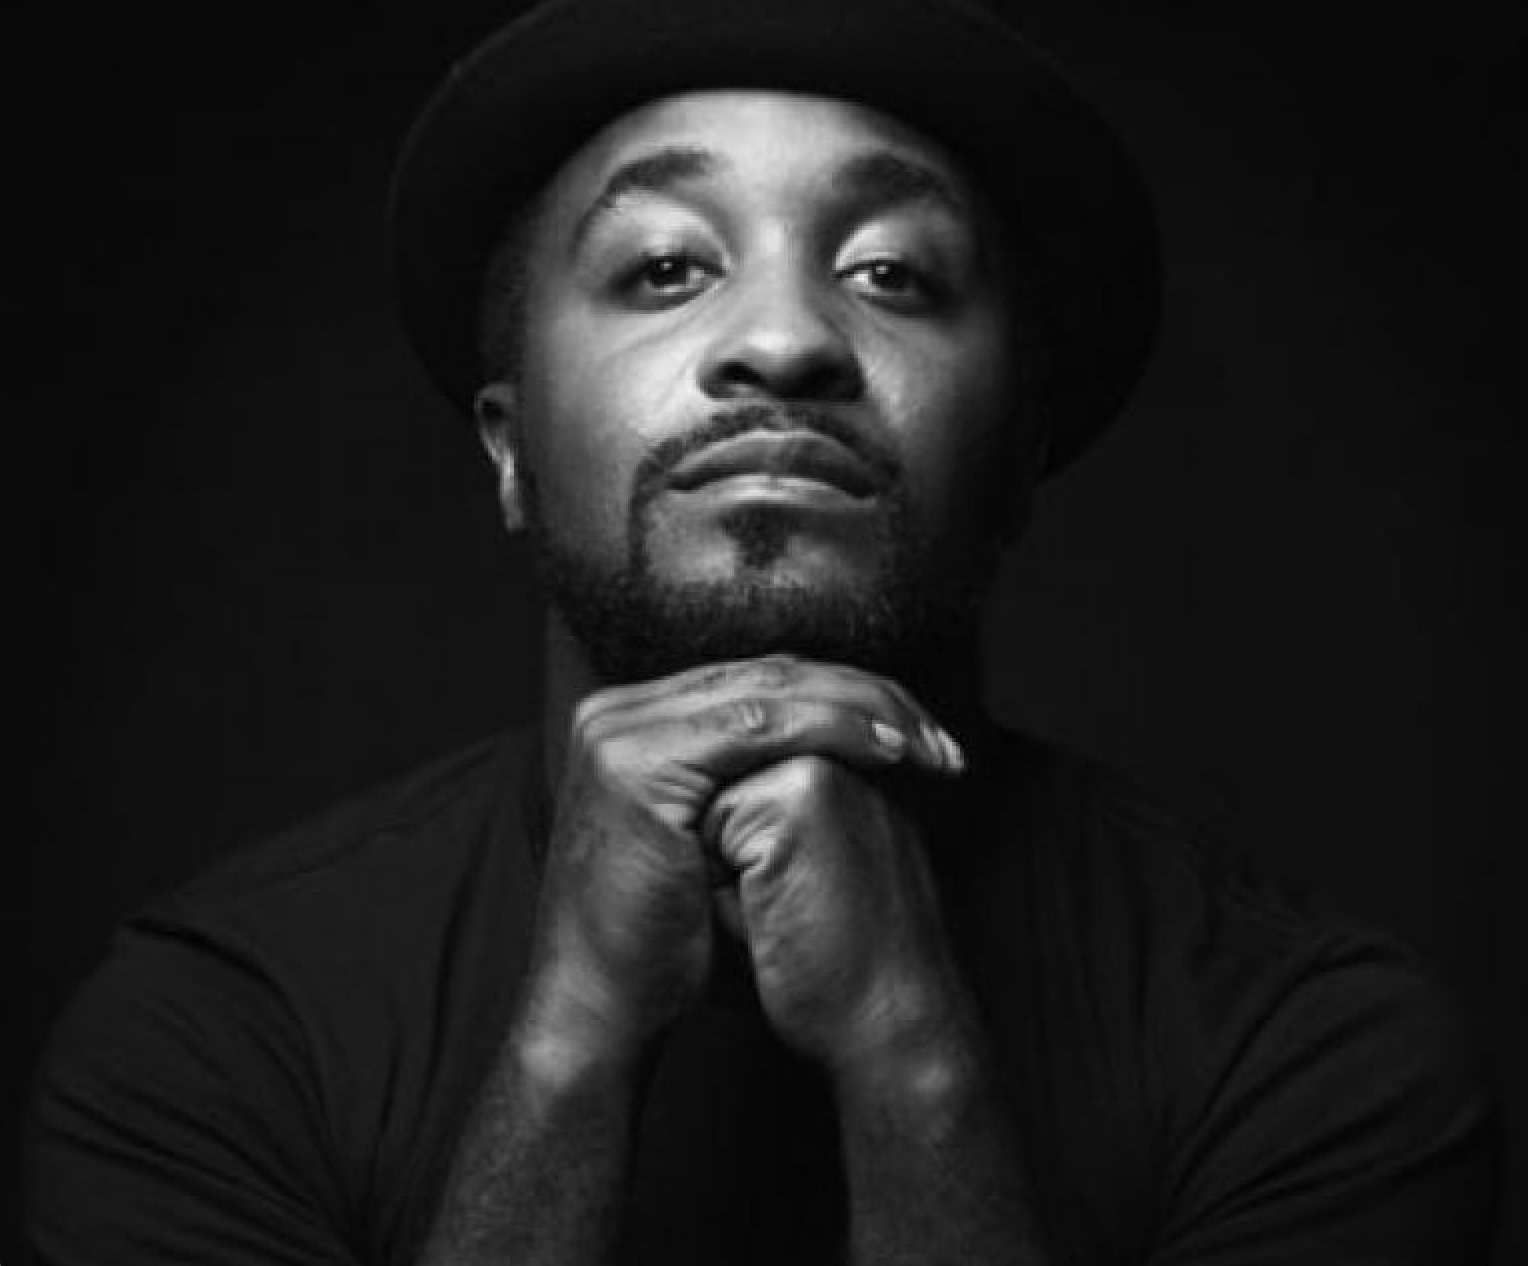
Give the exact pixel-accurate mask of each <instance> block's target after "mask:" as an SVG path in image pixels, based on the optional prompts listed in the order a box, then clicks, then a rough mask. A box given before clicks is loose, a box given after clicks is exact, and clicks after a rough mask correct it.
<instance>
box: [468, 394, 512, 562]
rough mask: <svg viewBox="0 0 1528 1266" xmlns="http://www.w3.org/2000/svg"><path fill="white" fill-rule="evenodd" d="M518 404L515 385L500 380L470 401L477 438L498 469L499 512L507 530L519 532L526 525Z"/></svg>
mask: <svg viewBox="0 0 1528 1266" xmlns="http://www.w3.org/2000/svg"><path fill="white" fill-rule="evenodd" d="M518 404H519V396H518V394H517V393H516V391H515V388H514V387H513V386H512V385H511V384H510V383H507V382H502V381H501V382H491V383H489V384H488V385H487V386H485V387H483V388H482V389H481V390H480V391H479V392H478V393H477V395H476V396H475V397H474V398H473V401H472V411H473V414H474V415H475V416H476V418H477V430H478V440H479V441H480V442H481V443H482V445H483V451H484V452H486V453H487V454H488V460H489V461H491V462H492V463H493V465H494V469H495V470H496V471H498V475H499V478H498V485H499V513H500V514H501V515H502V516H503V518H504V526H505V528H507V529H508V530H509V531H510V532H518V531H519V530H520V529H521V528H522V527H524V526H525V498H524V492H523V490H522V488H521V477H520V471H519V459H518V456H517V450H518V448H519V442H518V434H517V431H518V427H517V420H518V416H519V415H518V413H517V406H518Z"/></svg>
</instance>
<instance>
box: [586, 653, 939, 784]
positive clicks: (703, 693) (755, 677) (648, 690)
mask: <svg viewBox="0 0 1528 1266" xmlns="http://www.w3.org/2000/svg"><path fill="white" fill-rule="evenodd" d="M601 696H602V697H601V699H600V705H599V710H598V712H597V714H596V713H594V712H586V713H582V714H581V715H582V716H585V717H592V718H593V719H594V722H595V724H597V725H599V726H601V727H607V726H608V727H611V728H622V727H624V726H627V725H633V726H635V725H650V724H653V723H654V722H657V721H660V720H664V719H675V718H681V717H685V716H689V715H694V714H697V713H698V712H699V711H702V710H704V709H706V708H708V707H714V706H717V705H722V704H729V703H730V704H739V705H740V704H744V703H746V701H748V700H749V699H751V698H755V697H757V698H762V699H766V700H767V699H772V698H780V699H796V700H801V701H815V702H819V703H827V704H838V705H841V706H845V707H852V708H857V709H859V710H860V711H862V712H864V713H866V714H867V715H870V716H874V717H877V718H878V719H879V720H880V722H881V723H882V725H884V726H886V727H889V728H890V730H892V731H895V732H897V733H898V734H901V735H903V736H906V737H907V738H908V740H909V741H910V743H912V744H916V745H920V746H921V747H922V749H923V750H924V752H926V753H927V754H928V755H929V756H930V757H931V758H933V759H934V760H935V761H936V763H937V764H939V765H942V766H944V767H945V768H946V769H949V770H952V771H958V770H959V769H961V768H962V767H963V765H964V756H963V754H962V752H961V750H960V745H959V744H958V743H957V742H956V740H955V739H954V737H953V736H952V735H950V734H949V732H948V731H947V730H946V729H945V728H944V727H943V726H942V725H940V724H939V723H938V722H937V721H936V720H935V719H934V717H933V715H932V714H931V713H930V712H929V711H928V709H926V708H924V707H923V706H922V705H921V704H919V703H918V702H917V701H916V700H915V699H914V698H913V696H912V695H911V694H910V693H909V692H908V691H907V690H906V689H905V688H904V687H902V686H901V685H899V684H898V683H896V682H894V681H891V680H889V679H888V678H885V677H879V676H877V675H875V674H873V673H869V672H866V671H864V670H862V669H858V668H854V667H850V666H848V665H842V664H828V663H823V662H820V661H812V660H802V659H796V658H794V657H791V656H786V655H770V656H763V657H761V658H758V659H750V660H733V661H728V662H724V663H716V664H706V665H702V666H700V667H697V668H694V669H689V670H687V671H685V672H683V673H676V674H674V675H673V676H671V677H667V678H662V679H660V680H659V681H656V682H647V683H642V684H640V685H638V686H630V687H620V688H618V691H606V692H601ZM594 698H595V697H594V696H591V700H592V699H594ZM888 741H889V742H891V743H893V744H895V742H896V741H897V740H896V737H895V736H894V735H893V736H889V737H888Z"/></svg>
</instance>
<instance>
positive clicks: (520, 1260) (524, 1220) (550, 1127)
mask: <svg viewBox="0 0 1528 1266" xmlns="http://www.w3.org/2000/svg"><path fill="white" fill-rule="evenodd" d="M633 1083H634V1077H633V1076H632V1075H631V1074H630V1073H629V1072H628V1071H627V1070H626V1069H624V1068H621V1067H615V1066H612V1065H610V1064H608V1063H603V1062H600V1061H594V1060H590V1059H587V1058H585V1057H584V1055H583V1052H581V1051H579V1050H576V1049H570V1048H569V1046H568V1044H567V1042H566V1041H560V1040H555V1039H552V1038H550V1037H548V1036H546V1035H545V1034H541V1033H536V1032H532V1031H530V1030H529V1028H528V1027H527V1026H525V1025H523V1024H522V1025H516V1026H515V1027H514V1029H512V1031H511V1032H510V1034H509V1036H508V1037H507V1038H506V1040H505V1042H504V1044H503V1046H502V1047H501V1048H500V1051H499V1055H498V1058H497V1060H496V1061H495V1065H494V1068H493V1070H492V1071H491V1072H490V1074H489V1076H488V1078H487V1080H486V1081H485V1083H484V1085H483V1087H482V1089H481V1091H480V1092H479V1096H478V1099H477V1102H476V1104H475V1106H474V1108H473V1110H472V1113H471V1115H470V1117H469V1120H468V1123H467V1125H466V1127H465V1129H464V1130H463V1132H462V1136H461V1140H460V1142H459V1144H458V1146H457V1152H456V1156H455V1159H454V1161H453V1163H452V1168H451V1172H450V1176H449V1177H448V1179H447V1182H446V1188H445V1191H444V1194H443V1196H442V1198H441V1201H440V1205H439V1209H438V1212H437V1214H436V1220H435V1224H434V1227H433V1229H432V1231H431V1234H430V1238H429V1241H428V1243H427V1245H426V1247H425V1251H424V1254H423V1256H422V1257H421V1258H420V1261H419V1266H490V1264H491V1266H500V1264H505V1266H507V1264H509V1263H513V1264H514V1266H539V1264H541V1263H548V1264H550V1263H556V1266H585V1264H589V1266H593V1264H594V1263H601V1262H605V1261H607V1260H608V1259H609V1257H610V1254H611V1248H612V1245H613V1242H614V1239H615V1235H616V1231H617V1224H618V1217H619V1210H620V1203H621V1197H622V1192H623V1187H624V1181H625V1176H626V1167H627V1156H628V1150H629V1139H630V1134H631V1119H632V1110H633V1100H634V1093H635V1092H634V1090H633Z"/></svg>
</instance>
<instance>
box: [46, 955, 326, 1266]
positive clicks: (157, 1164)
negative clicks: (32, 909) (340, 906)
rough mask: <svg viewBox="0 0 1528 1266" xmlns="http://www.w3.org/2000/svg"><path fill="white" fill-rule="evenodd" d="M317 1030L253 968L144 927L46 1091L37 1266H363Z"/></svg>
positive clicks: (65, 1032)
mask: <svg viewBox="0 0 1528 1266" xmlns="http://www.w3.org/2000/svg"><path fill="white" fill-rule="evenodd" d="M301 1030H302V1026H301V1024H300V1022H299V1021H298V1019H297V1017H296V1015H295V1014H294V1012H293V1011H292V1009H291V1008H290V1007H289V1006H287V1005H285V1003H284V1001H283V998H282V996H281V993H280V990H279V989H278V988H277V987H276V986H275V984H274V982H273V981H271V980H270V979H268V978H266V977H264V976H262V975H261V973H260V972H259V971H258V970H256V969H255V968H254V967H253V966H252V965H251V964H250V963H249V962H248V961H241V960H240V959H239V958H238V956H236V955H233V954H230V953H228V952H227V951H226V950H223V949H220V948H218V947H216V946H213V945H210V944H207V943H205V942H200V941H198V940H197V939H196V938H194V937H191V936H188V935H166V934H162V933H161V934H153V933H149V934H145V933H141V932H139V933H133V932H129V933H128V934H126V935H125V936H124V937H122V938H121V939H120V940H119V943H118V946H117V948H116V951H115V953H114V954H113V955H112V957H111V958H110V959H108V961H107V963H106V964H105V965H104V966H103V967H102V968H101V969H100V970H99V971H98V972H97V974H96V975H95V976H94V977H93V978H92V979H91V980H90V981H89V982H87V984H86V985H85V987H84V988H83V989H82V990H81V991H80V993H79V994H78V995H77V996H76V997H75V999H74V1000H73V1002H72V1003H71V1005H70V1007H69V1008H68V1009H67V1010H66V1012H65V1014H64V1016H63V1018H62V1019H61V1020H60V1021H59V1023H58V1024H57V1025H56V1026H55V1029H54V1031H53V1034H52V1035H51V1038H50V1042H49V1047H48V1050H47V1052H46V1053H45V1055H44V1058H43V1061H42V1063H41V1065H40V1066H39V1069H38V1073H37V1076H36V1080H35V1083H34V1089H33V1099H32V1103H31V1113H30V1118H29V1121H28V1137H27V1146H26V1162H27V1191H26V1197H25V1200H26V1228H25V1234H26V1243H27V1247H28V1251H29V1254H30V1259H31V1260H32V1261H34V1262H35V1263H36V1264H37V1266H168V1264H169V1263H172V1262H173V1263H193V1262H195V1263H216V1264H217V1266H257V1264H258V1266H278V1264H279V1266H354V1263H355V1260H356V1259H355V1256H354V1255H353V1254H352V1252H351V1251H350V1250H349V1248H348V1247H347V1244H346V1239H347V1236H346V1235H345V1233H344V1231H343V1228H344V1226H345V1221H346V1218H345V1208H346V1200H345V1198H344V1193H343V1186H342V1184H341V1183H340V1181H338V1178H337V1176H336V1174H335V1173H334V1170H333V1165H332V1162H331V1160H330V1159H329V1158H328V1155H327V1152H328V1149H326V1148H325V1147H324V1145H323V1136H324V1131H323V1128H322V1119H323V1117H322V1111H321V1109H322V1104H321V1102H319V1100H320V1099H321V1095H320V1094H319V1093H318V1092H317V1091H316V1090H315V1089H314V1086H315V1084H316V1082H315V1079H314V1078H313V1077H312V1076H311V1075H310V1074H311V1068H310V1067H309V1066H308V1065H309V1055H308V1052H307V1050H306V1044H305V1043H304V1041H303V1035H302V1031H301Z"/></svg>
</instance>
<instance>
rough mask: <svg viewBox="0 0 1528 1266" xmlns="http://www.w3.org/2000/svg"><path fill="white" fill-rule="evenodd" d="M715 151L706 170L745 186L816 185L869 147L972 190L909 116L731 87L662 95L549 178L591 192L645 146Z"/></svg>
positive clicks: (586, 197) (964, 195) (954, 188)
mask: <svg viewBox="0 0 1528 1266" xmlns="http://www.w3.org/2000/svg"><path fill="white" fill-rule="evenodd" d="M662 152H669V153H672V152H688V153H692V154H696V155H705V156H709V157H710V158H711V159H712V160H713V161H712V162H710V163H709V164H697V165H695V166H696V170H697V174H698V176H699V178H702V179H715V180H717V181H721V182H726V183H731V184H733V185H735V186H737V187H738V188H739V189H740V190H746V191H751V192H762V191H764V190H765V189H769V190H799V191H810V190H811V189H813V188H817V187H822V186H824V185H825V183H826V182H828V181H830V180H831V179H832V178H833V177H834V175H835V174H837V173H839V172H841V171H843V170H844V169H845V168H846V167H849V166H850V165H852V164H855V163H858V162H863V161H864V160H865V159H866V158H867V157H869V156H875V155H880V156H883V157H890V158H893V159H901V160H903V161H904V162H905V163H906V164H907V166H908V169H909V170H913V169H920V170H923V171H926V172H928V173H930V174H931V175H933V176H934V177H936V178H937V179H938V180H939V181H940V182H942V184H943V185H944V186H946V187H947V188H948V189H949V190H950V191H951V192H952V193H953V194H954V195H955V197H956V198H957V199H958V200H960V201H969V200H971V198H972V194H971V191H970V189H969V187H968V182H967V180H966V177H965V174H964V172H963V171H962V169H961V167H960V166H959V165H958V164H957V163H956V162H955V161H954V159H953V158H952V157H951V156H950V155H949V153H948V152H947V151H946V150H945V149H944V148H943V147H941V146H940V145H938V144H937V143H936V142H935V141H934V140H932V139H931V138H929V137H928V136H926V135H924V134H923V133H921V132H919V131H917V130H916V129H914V128H913V127H911V126H909V125H908V124H905V123H903V122H902V121H900V120H898V119H895V118H893V117H892V116H890V115H887V114H883V113H881V112H880V111H878V110H874V109H872V108H870V107H869V106H865V105H861V104H859V103H857V102H852V101H846V100H841V99H838V98H834V97H821V96H811V95H807V94H802V93H791V92H777V91H763V90H726V91H705V92H692V93H684V94H681V95H677V96H671V97H664V98H661V99H659V100H656V101H652V102H649V103H647V104H645V105H642V106H640V107H638V108H637V109H635V110H632V111H630V112H629V113H627V114H624V115H621V116H620V117H618V118H617V119H615V120H614V121H613V122H611V123H609V124H607V125H606V126H605V127H604V128H603V129H602V130H601V131H600V132H599V133H597V134H596V135H595V136H594V137H593V138H592V139H591V140H589V141H588V142H587V143H586V144H585V145H584V146H582V147H581V148H580V149H579V150H577V151H576V152H575V153H574V154H573V155H572V156H571V157H570V158H569V159H568V160H567V161H566V162H565V163H564V164H563V166H562V168H561V169H560V170H559V171H558V173H557V174H556V176H555V177H554V178H553V180H552V181H551V183H550V185H549V187H548V190H547V192H548V193H549V194H550V195H551V198H552V200H553V201H561V200H564V199H567V200H572V201H574V202H584V203H587V202H588V201H590V200H592V199H593V198H594V197H596V196H597V195H598V193H599V192H600V191H601V190H602V189H603V188H605V186H606V184H607V182H608V181H609V179H610V177H611V176H612V175H613V174H616V173H618V172H619V171H620V170H621V169H622V168H623V167H625V166H627V165H629V164H630V163H632V162H633V161H637V160H640V159H642V158H643V157H644V156H645V155H649V154H657V153H662Z"/></svg>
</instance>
